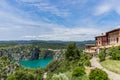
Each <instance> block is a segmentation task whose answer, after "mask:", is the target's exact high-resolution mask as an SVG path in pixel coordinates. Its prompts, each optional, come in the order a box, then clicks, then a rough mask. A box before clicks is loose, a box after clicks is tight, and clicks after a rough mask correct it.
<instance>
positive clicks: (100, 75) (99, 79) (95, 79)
mask: <svg viewBox="0 0 120 80" xmlns="http://www.w3.org/2000/svg"><path fill="white" fill-rule="evenodd" d="M89 79H90V80H109V78H108V75H107V73H106V72H105V71H102V70H101V69H98V68H95V69H93V70H92V71H91V72H90V74H89Z"/></svg>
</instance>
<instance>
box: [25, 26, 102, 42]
mask: <svg viewBox="0 0 120 80" xmlns="http://www.w3.org/2000/svg"><path fill="white" fill-rule="evenodd" d="M51 28H52V31H50V33H49V34H40V35H34V36H31V35H26V36H23V39H33V40H34V39H37V40H66V41H67V40H69V41H82V40H90V39H91V40H94V36H95V35H97V34H100V33H101V30H98V29H94V28H89V29H87V28H66V27H62V28H60V26H55V27H51ZM48 32H49V31H48Z"/></svg>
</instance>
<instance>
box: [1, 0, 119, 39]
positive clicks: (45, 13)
mask: <svg viewBox="0 0 120 80" xmlns="http://www.w3.org/2000/svg"><path fill="white" fill-rule="evenodd" d="M119 3H120V0H0V40H63V41H83V40H94V37H95V36H96V35H99V34H101V33H104V32H106V31H109V30H111V29H114V28H118V27H120V5H119Z"/></svg>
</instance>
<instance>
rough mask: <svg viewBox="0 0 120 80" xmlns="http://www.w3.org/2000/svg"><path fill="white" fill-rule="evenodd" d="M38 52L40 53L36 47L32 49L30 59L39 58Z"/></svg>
mask: <svg viewBox="0 0 120 80" xmlns="http://www.w3.org/2000/svg"><path fill="white" fill-rule="evenodd" d="M39 53H40V50H39V49H38V48H35V49H33V51H32V56H31V58H30V60H37V59H39Z"/></svg>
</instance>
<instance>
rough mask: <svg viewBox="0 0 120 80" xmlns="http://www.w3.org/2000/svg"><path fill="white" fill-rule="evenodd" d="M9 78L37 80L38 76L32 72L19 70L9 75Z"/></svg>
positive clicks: (9, 79)
mask: <svg viewBox="0 0 120 80" xmlns="http://www.w3.org/2000/svg"><path fill="white" fill-rule="evenodd" d="M7 80H36V77H35V75H34V74H32V73H30V72H25V71H22V70H18V71H16V72H15V73H14V74H12V75H10V76H8V78H7Z"/></svg>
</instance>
